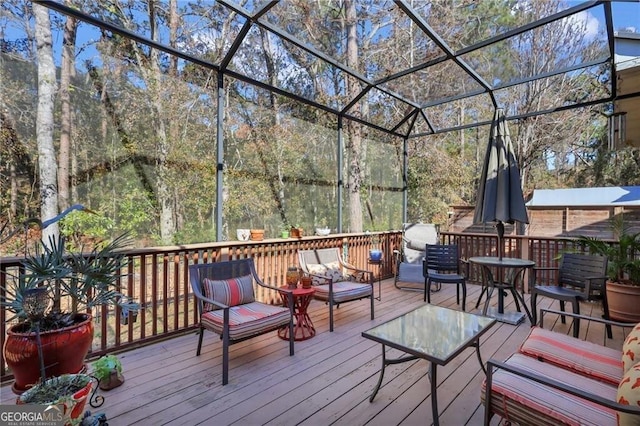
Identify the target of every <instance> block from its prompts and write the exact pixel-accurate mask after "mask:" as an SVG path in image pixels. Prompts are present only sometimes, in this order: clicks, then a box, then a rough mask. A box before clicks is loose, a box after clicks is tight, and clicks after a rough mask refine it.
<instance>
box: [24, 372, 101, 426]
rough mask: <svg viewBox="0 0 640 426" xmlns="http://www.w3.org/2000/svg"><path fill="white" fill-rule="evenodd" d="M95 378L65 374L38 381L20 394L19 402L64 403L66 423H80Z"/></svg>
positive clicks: (62, 415)
mask: <svg viewBox="0 0 640 426" xmlns="http://www.w3.org/2000/svg"><path fill="white" fill-rule="evenodd" d="M92 387H93V380H92V378H91V377H90V376H88V375H86V374H63V375H62V376H57V377H52V378H50V379H48V380H45V381H44V382H41V383H38V384H36V385H35V386H33V387H31V388H30V389H28V390H26V391H25V392H24V393H23V394H22V395H20V396H19V397H18V399H17V401H16V403H17V404H19V405H20V404H38V405H49V406H51V405H55V406H58V405H62V407H63V413H60V415H61V417H62V418H61V419H60V420H63V419H68V421H67V422H66V423H65V424H79V422H80V419H81V418H82V417H81V416H83V415H84V407H85V405H86V403H87V399H88V398H89V394H90V393H91V389H92Z"/></svg>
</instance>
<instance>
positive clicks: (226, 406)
mask: <svg viewBox="0 0 640 426" xmlns="http://www.w3.org/2000/svg"><path fill="white" fill-rule="evenodd" d="M382 285H383V294H382V300H381V301H377V300H376V301H375V313H376V315H375V320H373V321H371V320H370V318H369V301H367V300H363V301H359V302H351V303H347V304H344V305H342V306H341V307H340V308H339V309H337V310H336V312H335V318H334V321H335V331H334V332H333V333H330V332H329V325H328V317H329V314H328V308H327V307H326V305H324V304H323V303H322V302H319V301H315V300H314V301H312V303H311V305H310V307H309V312H310V316H311V318H312V320H313V322H314V324H315V326H316V330H317V334H316V336H315V337H313V338H312V339H309V340H306V341H302V342H296V354H295V356H293V357H290V356H289V354H288V343H287V342H286V341H283V340H281V339H280V338H278V337H277V335H276V333H271V334H268V335H264V336H259V337H256V338H254V339H250V340H248V341H245V342H242V343H239V344H236V345H232V346H231V351H230V372H229V377H230V381H229V384H228V385H226V386H222V385H221V382H222V367H221V358H222V344H221V342H220V340H219V338H218V337H217V336H216V335H214V334H213V333H206V334H205V336H204V342H203V347H202V354H201V355H200V356H199V357H197V356H196V355H195V351H196V346H197V342H198V337H197V335H196V334H195V333H190V334H187V335H183V336H178V337H174V338H172V339H169V340H165V341H162V342H158V343H155V344H153V345H150V346H146V347H142V348H138V349H135V350H131V351H128V352H124V353H122V354H120V358H121V360H122V363H123V367H124V373H125V377H126V382H125V384H124V385H123V386H121V387H119V388H117V389H114V390H112V391H110V392H103V393H102V394H103V395H104V396H105V404H104V405H103V406H102V407H100V408H99V409H98V410H97V411H103V412H105V413H106V414H107V417H108V420H109V424H110V425H111V426H118V425H133V424H136V425H154V426H155V425H164V424H171V425H198V424H203V425H209V424H215V425H241V426H244V425H249V426H251V425H274V426H275V425H286V426H288V425H306V426H315V425H322V426H324V425H350V426H353V425H379V426H387V425H404V426H412V425H425V424H427V425H428V424H431V423H432V421H433V419H432V415H431V395H430V382H429V376H428V374H427V371H428V363H427V362H426V361H424V360H418V361H412V362H407V363H404V364H396V365H391V366H389V367H388V368H387V369H386V372H385V377H384V380H383V384H382V386H381V388H380V390H379V392H378V394H377V396H376V398H375V400H374V401H373V402H372V403H370V402H369V396H370V395H371V392H372V391H373V389H374V388H375V386H376V384H377V381H378V376H379V370H380V362H381V345H379V344H378V343H375V342H373V341H371V340H368V339H364V338H362V336H361V333H362V332H363V331H365V330H368V329H369V328H372V327H373V326H375V325H377V324H381V323H383V322H385V321H388V320H390V319H392V318H394V317H396V316H398V315H401V314H403V313H405V312H407V311H409V310H411V309H414V308H416V307H418V306H420V305H422V304H423V303H424V302H423V299H422V298H423V295H422V293H420V292H413V291H403V290H398V289H396V288H395V287H394V286H393V280H385V281H383V283H382ZM376 294H377V283H376ZM479 294H480V287H479V286H478V285H473V284H469V285H468V294H467V303H466V305H467V311H472V312H473V311H475V309H474V308H475V304H476V300H477V298H478V296H479ZM525 298H526V299H527V301H528V295H527V296H525ZM494 299H496V296H494ZM431 301H432V303H434V304H437V305H439V306H446V307H451V308H453V309H459V306H458V305H457V304H456V292H455V286H452V285H444V286H443V289H442V290H441V291H439V292H436V293H433V294H432V300H431ZM495 302H496V301H495V300H492V305H495ZM505 302H506V303H505V309H506V310H515V305H514V302H513V298H512V297H507V299H506V301H505ZM551 302H552V301H551V300H549V299H544V298H543V299H542V300H540V301H539V307H548V306H550V305H551ZM599 309H600V307H599V306H598V305H595V304H585V305H584V306H583V313H585V314H587V315H592V316H598V315H599ZM529 325H530V324H529V322H528V320H525V322H524V323H523V324H520V325H519V326H513V325H509V324H503V323H498V324H496V326H494V327H493V328H492V329H491V330H489V332H487V334H486V335H485V336H484V337H483V338H482V339H481V350H480V351H481V354H482V358H483V360H484V361H485V362H486V360H488V359H489V358H492V357H493V358H497V359H505V358H506V357H507V356H508V355H509V354H511V353H513V352H514V351H515V350H516V349H517V347H518V346H519V345H520V343H522V341H523V340H524V338H525V337H526V334H527V333H528V330H529ZM570 327H571V323H570V321H568V323H567V324H561V322H560V320H559V318H554V317H553V316H549V317H548V318H546V321H545V328H552V329H554V330H556V331H561V332H565V333H570V331H571V328H570ZM581 333H582V334H584V335H585V336H586V338H587V339H588V340H591V341H594V342H596V343H599V344H602V343H603V341H604V340H603V338H604V328H603V327H602V326H600V325H594V324H585V325H584V326H581ZM607 345H608V346H612V347H621V346H622V334H621V333H620V332H617V333H616V334H615V335H614V339H613V340H609V341H607ZM397 355H399V352H397V351H393V350H392V352H391V353H389V354H388V356H389V357H395V356H397ZM437 375H438V377H437V382H438V408H439V416H440V423H441V424H443V425H456V426H457V425H478V424H482V419H483V415H484V410H483V408H482V407H481V406H480V386H481V383H482V380H483V378H484V373H483V372H482V370H481V369H480V365H479V363H478V360H477V358H476V354H475V351H474V350H473V349H468V350H466V351H464V352H463V353H462V354H460V355H459V356H458V357H457V358H455V359H454V360H453V361H451V362H450V363H449V364H448V365H446V366H440V367H438V370H437ZM1 391H2V395H1V403H2V404H12V403H14V402H15V396H14V395H13V394H12V393H11V391H10V389H9V386H8V385H6V384H5V385H4V386H3V387H2V388H1ZM498 423H499V421H498V420H496V419H494V421H493V422H492V424H498Z"/></svg>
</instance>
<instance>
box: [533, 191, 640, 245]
mask: <svg viewBox="0 0 640 426" xmlns="http://www.w3.org/2000/svg"><path fill="white" fill-rule="evenodd" d="M527 209H528V211H529V226H528V229H527V234H528V235H535V236H576V235H590V236H597V237H601V238H613V234H612V232H611V226H610V222H609V219H610V218H612V217H613V216H616V215H619V214H624V218H625V222H626V223H627V224H629V225H630V226H633V227H634V228H635V227H637V228H638V229H639V230H640V186H613V187H603V188H570V189H536V190H534V191H533V197H531V200H529V202H528V203H527Z"/></svg>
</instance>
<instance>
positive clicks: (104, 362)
mask: <svg viewBox="0 0 640 426" xmlns="http://www.w3.org/2000/svg"><path fill="white" fill-rule="evenodd" d="M93 375H94V376H95V378H96V379H98V382H99V387H100V389H102V390H111V389H113V388H117V387H118V386H120V385H121V384H123V383H124V376H123V375H122V362H120V360H119V359H118V357H117V356H115V355H105V356H103V357H100V359H98V360H97V361H96V362H94V363H93Z"/></svg>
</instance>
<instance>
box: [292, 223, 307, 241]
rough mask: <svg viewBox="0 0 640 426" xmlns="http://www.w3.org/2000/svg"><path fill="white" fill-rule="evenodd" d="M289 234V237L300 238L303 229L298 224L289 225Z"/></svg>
mask: <svg viewBox="0 0 640 426" xmlns="http://www.w3.org/2000/svg"><path fill="white" fill-rule="evenodd" d="M289 234H290V235H291V238H302V235H303V234H304V229H302V228H301V227H300V226H299V225H291V230H290V231H289Z"/></svg>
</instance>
